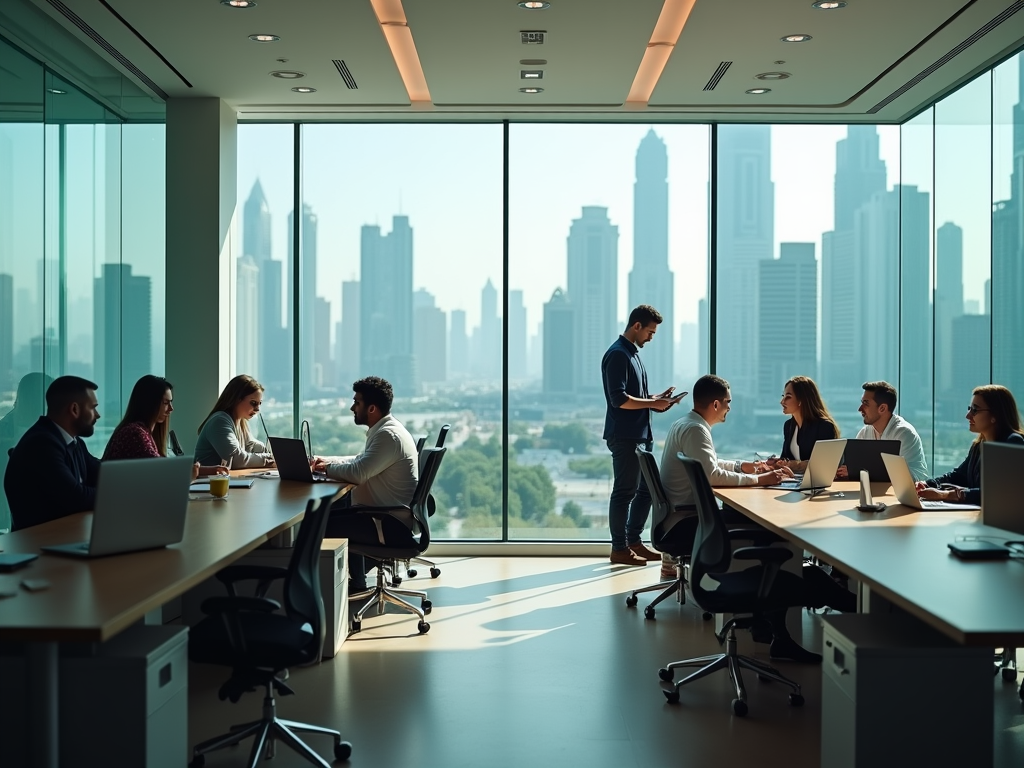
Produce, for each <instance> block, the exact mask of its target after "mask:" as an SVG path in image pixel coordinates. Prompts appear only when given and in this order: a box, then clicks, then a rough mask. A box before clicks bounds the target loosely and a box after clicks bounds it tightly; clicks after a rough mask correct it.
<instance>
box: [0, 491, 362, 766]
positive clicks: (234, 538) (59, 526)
mask: <svg viewBox="0 0 1024 768" xmlns="http://www.w3.org/2000/svg"><path fill="white" fill-rule="evenodd" d="M233 474H234V475H235V476H237V475H239V474H243V473H233ZM254 481H255V482H254V483H253V486H252V487H251V488H246V489H238V488H233V489H231V491H230V493H229V494H228V496H227V497H226V498H224V499H212V497H210V496H209V495H208V494H205V493H194V494H192V495H191V496H190V499H191V500H190V501H189V508H188V512H187V516H186V522H185V534H184V537H183V538H182V540H181V542H180V543H178V544H174V545H172V546H169V547H165V548H161V549H155V550H148V551H144V552H134V553H129V554H123V555H114V556H110V557H102V558H97V559H91V560H83V559H78V558H72V557H63V556H60V555H53V554H46V553H43V554H41V555H40V557H39V558H38V559H37V560H35V561H34V562H33V563H32V564H31V565H29V566H28V567H27V568H23V569H21V570H19V571H17V572H16V573H13V574H2V575H0V589H3V588H5V587H6V588H9V589H14V590H16V594H15V595H14V596H13V597H9V598H6V599H2V600H0V641H2V642H23V643H26V651H27V653H26V656H27V660H28V665H29V691H30V701H29V702H28V705H29V708H30V711H31V720H30V722H31V724H32V733H31V742H32V761H33V765H39V766H56V765H57V761H58V734H59V728H58V710H59V699H58V668H59V651H60V644H61V643H72V642H104V641H106V640H109V639H110V638H112V637H114V636H115V635H117V634H118V633H119V632H121V631H123V630H124V629H126V628H128V627H129V626H131V625H133V624H135V623H138V622H140V621H145V620H146V618H147V615H151V614H152V612H153V611H156V610H157V609H159V608H160V607H161V606H163V605H164V604H165V603H166V602H168V601H170V600H172V599H174V598H176V597H178V596H180V595H182V594H183V593H184V592H186V591H188V590H189V589H191V588H192V587H194V586H196V585H197V584H199V583H201V582H203V581H204V580H206V579H207V578H209V577H211V576H213V574H215V573H216V572H217V571H219V570H220V569H221V568H223V567H225V566H227V565H230V564H231V563H232V562H234V561H235V560H237V559H238V558H240V557H242V556H243V555H245V554H247V553H248V552H250V551H252V550H253V549H255V548H256V547H258V546H260V545H261V544H264V543H265V542H267V541H269V540H270V539H271V538H272V537H274V536H276V535H277V534H279V533H283V532H285V531H287V530H288V529H289V528H291V527H292V526H294V525H296V524H297V523H299V522H300V521H301V520H302V517H303V514H304V513H305V510H306V505H307V502H308V501H309V500H311V499H317V498H321V497H322V496H326V495H328V494H332V493H338V492H339V491H342V492H345V491H347V490H349V489H350V488H351V486H349V485H344V484H335V483H319V484H310V483H300V482H292V481H282V480H278V479H269V478H262V477H256V478H254ZM139 515H140V518H142V519H143V520H144V516H145V502H144V500H140V504H139ZM91 526H92V513H89V512H86V513H81V514H76V515H70V516H68V517H63V518H60V519H58V520H53V521H51V522H49V523H45V524H43V525H37V526H34V527H32V528H26V529H24V530H21V531H16V532H14V533H11V534H8V535H6V536H2V537H0V549H2V550H3V551H4V552H12V553H14V552H17V553H30V552H32V553H35V552H39V550H40V547H41V546H45V545H49V544H64V543H68V542H73V541H85V540H88V538H89V533H90V530H91ZM22 579H36V580H45V581H46V582H49V585H48V587H47V588H45V589H42V590H40V591H35V592H28V591H26V590H24V589H18V585H19V584H20V582H21V580H22Z"/></svg>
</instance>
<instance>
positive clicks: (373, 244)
mask: <svg viewBox="0 0 1024 768" xmlns="http://www.w3.org/2000/svg"><path fill="white" fill-rule="evenodd" d="M412 248H413V246H412V227H410V226H409V217H408V216H395V217H393V218H392V224H391V231H390V232H389V233H388V234H387V235H381V233H380V227H378V226H370V225H366V226H364V227H363V228H362V238H361V247H360V260H359V264H360V281H359V326H360V329H361V331H366V332H369V331H370V330H371V329H372V331H373V343H372V344H362V345H361V346H360V349H359V359H360V363H361V367H362V370H361V371H360V373H361V375H363V376H383V377H384V378H385V379H387V380H388V381H389V382H391V386H392V387H393V388H394V390H395V394H396V395H400V396H410V395H413V394H415V393H416V377H415V366H414V361H413V345H412V260H413V255H412Z"/></svg>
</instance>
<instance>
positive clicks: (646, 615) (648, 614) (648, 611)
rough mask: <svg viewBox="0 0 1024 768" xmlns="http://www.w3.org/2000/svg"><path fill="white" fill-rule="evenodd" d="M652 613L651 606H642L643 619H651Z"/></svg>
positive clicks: (653, 612) (653, 611)
mask: <svg viewBox="0 0 1024 768" xmlns="http://www.w3.org/2000/svg"><path fill="white" fill-rule="evenodd" d="M654 614H655V610H654V608H652V607H651V606H649V605H648V606H647V607H646V608H644V618H645V619H653V618H654Z"/></svg>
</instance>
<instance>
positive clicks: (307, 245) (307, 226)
mask: <svg viewBox="0 0 1024 768" xmlns="http://www.w3.org/2000/svg"><path fill="white" fill-rule="evenodd" d="M294 224H295V212H294V211H292V212H291V213H289V214H288V231H289V232H293V231H294V229H293V227H294ZM316 233H317V219H316V214H315V213H313V209H312V208H310V207H309V206H308V205H306V204H305V203H303V204H302V229H301V231H300V232H299V247H300V248H301V249H302V252H301V255H300V259H299V274H300V279H299V293H298V299H297V300H298V302H299V307H300V309H299V339H300V342H299V350H298V352H299V354H298V358H297V360H296V364H297V365H298V366H299V381H300V386H301V387H302V391H303V394H305V393H306V392H308V390H309V387H310V385H311V384H313V382H315V381H316V362H317V361H316V351H315V347H316V331H315V330H314V329H315V328H316V247H317V243H316ZM294 242H295V241H294V238H289V239H288V295H289V296H295V295H296V293H295V290H294V287H295V271H294V266H293V265H294V263H295V254H294V253H293V251H294V249H295V246H294ZM291 325H292V321H291V319H289V321H288V327H289V329H290V328H291Z"/></svg>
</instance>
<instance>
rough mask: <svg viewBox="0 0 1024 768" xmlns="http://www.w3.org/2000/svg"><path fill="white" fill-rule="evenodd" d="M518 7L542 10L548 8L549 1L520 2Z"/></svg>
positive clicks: (549, 5)
mask: <svg viewBox="0 0 1024 768" xmlns="http://www.w3.org/2000/svg"><path fill="white" fill-rule="evenodd" d="M519 7H520V8H525V9H526V10H528V11H543V10H544V9H545V8H550V7H551V3H542V2H537V0H532V2H525V3H520V4H519Z"/></svg>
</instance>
